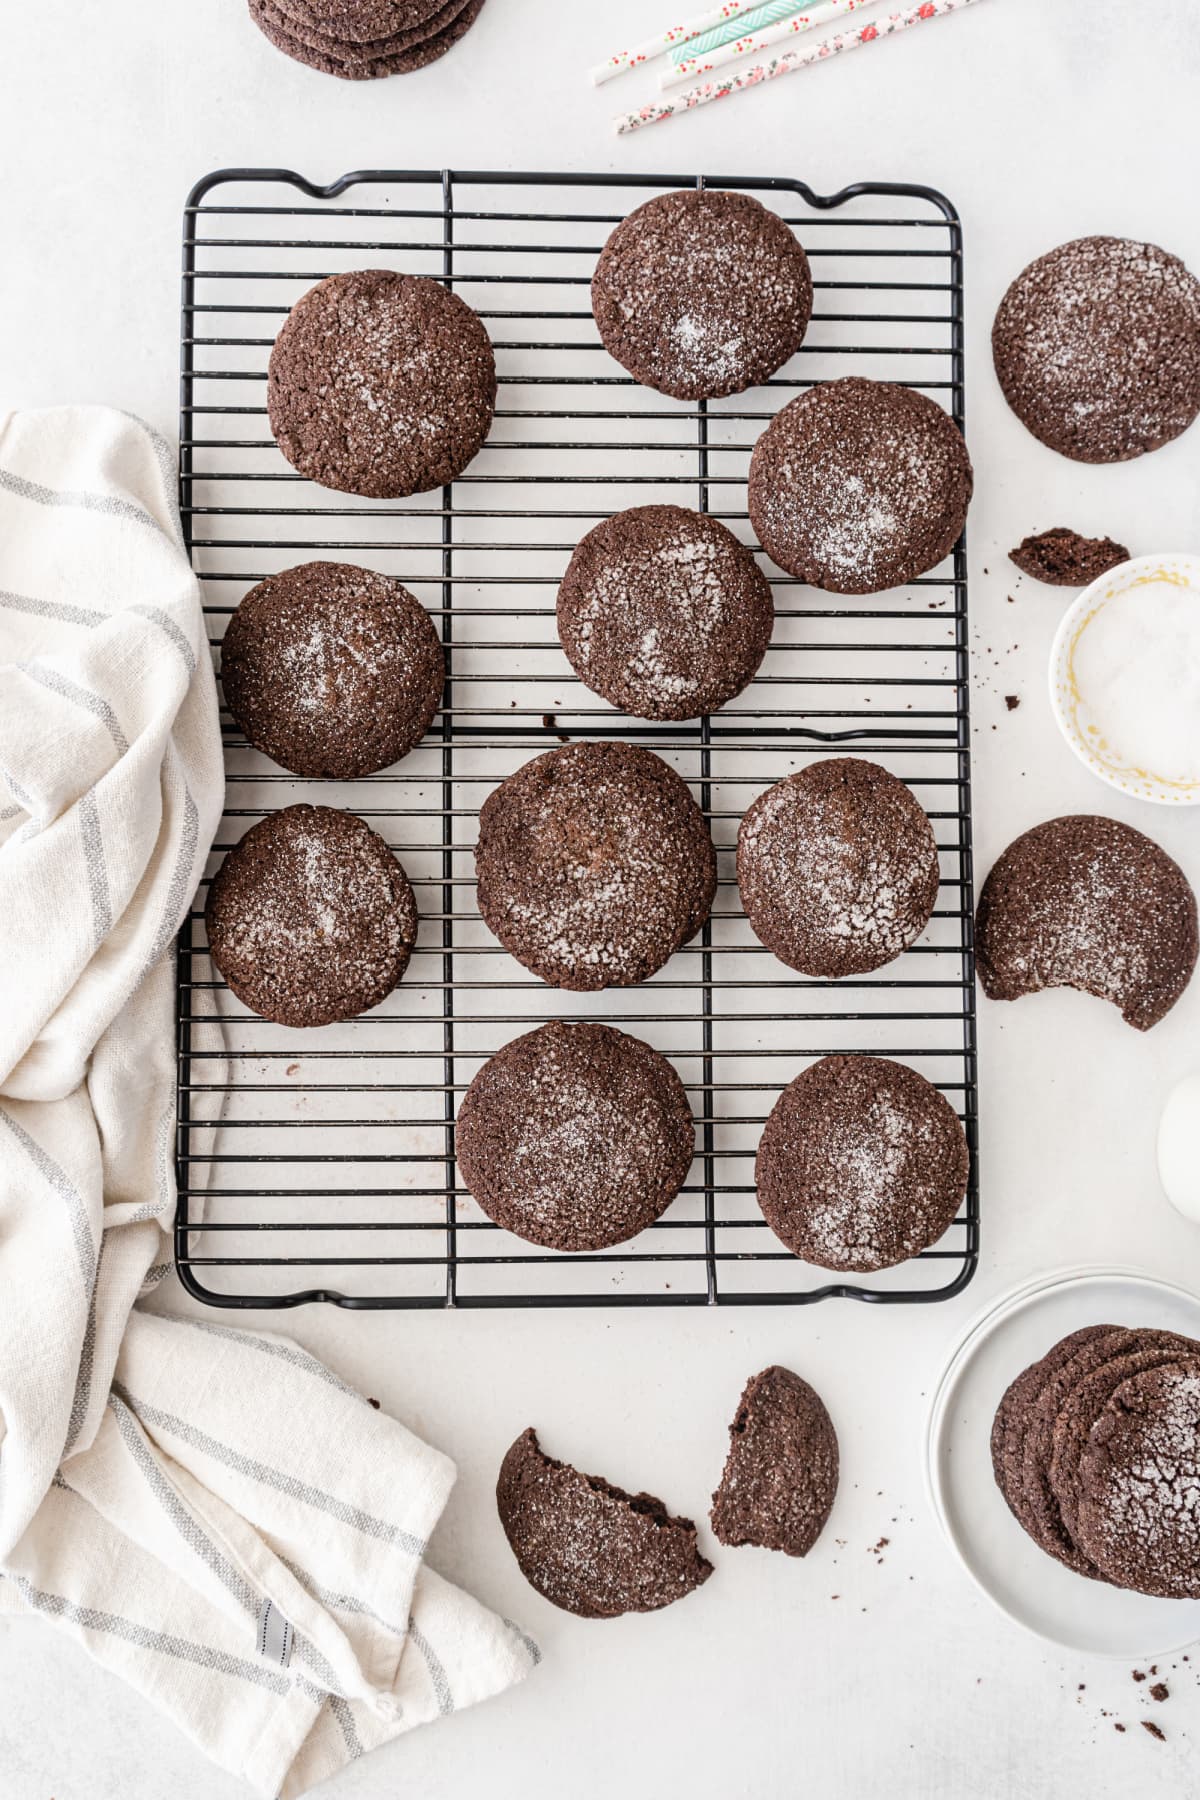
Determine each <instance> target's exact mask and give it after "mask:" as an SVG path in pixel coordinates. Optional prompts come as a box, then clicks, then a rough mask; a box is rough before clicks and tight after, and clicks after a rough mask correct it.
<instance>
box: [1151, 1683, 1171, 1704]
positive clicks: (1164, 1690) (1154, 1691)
mask: <svg viewBox="0 0 1200 1800" xmlns="http://www.w3.org/2000/svg"><path fill="white" fill-rule="evenodd" d="M1150 1698H1151V1699H1152V1700H1159V1701H1162V1700H1169V1699H1170V1698H1171V1690H1170V1688H1169V1687H1168V1686H1167V1684H1166V1682H1165V1681H1156V1682H1155V1683H1154V1686H1153V1687H1152V1688H1151V1689H1150Z"/></svg>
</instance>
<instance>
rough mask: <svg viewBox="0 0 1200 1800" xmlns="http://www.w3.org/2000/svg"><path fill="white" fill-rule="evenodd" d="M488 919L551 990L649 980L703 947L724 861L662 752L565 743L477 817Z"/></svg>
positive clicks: (519, 775) (504, 787) (506, 786)
mask: <svg viewBox="0 0 1200 1800" xmlns="http://www.w3.org/2000/svg"><path fill="white" fill-rule="evenodd" d="M475 870H476V874H477V876H478V879H479V889H478V898H479V910H480V913H481V914H482V915H483V920H484V923H485V924H486V925H487V926H488V928H489V930H491V931H492V932H494V933H495V935H496V937H498V938H499V940H500V942H501V943H502V944H503V945H504V948H505V949H506V950H507V951H508V953H509V955H510V956H515V957H516V959H517V961H518V962H519V963H522V964H523V965H524V967H525V968H527V969H531V970H532V971H533V973H534V974H535V975H537V976H539V977H540V978H541V980H543V981H545V982H548V983H549V984H550V986H551V987H561V988H572V989H575V990H577V991H579V992H591V991H595V990H596V989H599V988H606V987H631V986H633V985H634V984H635V983H637V982H639V981H648V980H649V978H650V976H651V975H653V974H654V973H655V972H656V971H657V970H659V969H661V968H662V966H663V964H664V963H665V962H666V961H667V959H668V958H669V957H671V956H673V955H674V954H675V952H676V950H678V948H679V946H680V945H681V944H685V943H687V941H688V939H689V938H692V937H695V935H696V933H697V932H698V931H699V930H700V928H701V926H702V925H703V924H704V921H705V920H706V919H707V917H708V914H709V910H710V908H711V906H712V902H713V895H714V894H715V893H716V886H717V858H716V852H715V850H714V849H713V842H712V838H711V837H710V835H709V830H708V826H707V825H706V823H705V821H704V815H703V813H702V812H701V811H700V808H699V807H698V806H697V805H696V802H695V801H694V800H693V798H692V795H691V791H690V789H689V788H688V786H687V783H686V782H685V781H683V780H682V779H681V777H680V776H678V775H677V774H676V773H675V771H674V769H671V768H669V767H668V766H667V764H666V763H665V762H663V761H662V759H661V758H660V757H657V756H655V755H654V753H653V751H650V750H643V749H641V748H639V747H638V746H636V745H632V744H620V743H604V744H568V745H566V746H565V747H564V748H563V749H561V750H550V751H548V752H547V753H546V754H545V755H544V756H536V757H534V759H533V761H532V762H527V763H526V764H525V766H524V767H523V768H521V769H518V770H517V772H516V774H515V775H510V776H509V778H508V780H507V781H504V782H502V783H501V785H500V786H499V787H498V788H496V789H495V791H494V792H493V793H491V794H489V796H488V798H487V800H486V801H485V802H484V805H483V809H482V811H481V812H480V815H479V843H478V846H477V848H476V851H475Z"/></svg>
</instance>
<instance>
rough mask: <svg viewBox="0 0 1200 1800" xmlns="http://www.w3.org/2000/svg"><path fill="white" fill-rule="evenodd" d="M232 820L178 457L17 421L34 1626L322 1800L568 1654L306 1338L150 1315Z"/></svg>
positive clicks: (8, 860)
mask: <svg viewBox="0 0 1200 1800" xmlns="http://www.w3.org/2000/svg"><path fill="white" fill-rule="evenodd" d="M223 791H224V776H223V770H222V760H221V743H220V731H219V726H218V717H217V702H216V694H215V686H214V682H213V677H212V669H211V663H210V660H209V656H208V648H207V643H206V640H205V632H204V622H203V617H202V614H201V610H200V601H199V594H198V589H197V584H196V581H195V578H194V576H193V575H192V572H191V570H190V568H189V566H188V561H187V557H186V555H185V553H184V549H183V544H182V538H181V535H180V532H179V523H178V518H177V514H176V508H175V473H174V460H173V457H172V455H171V452H170V449H169V447H168V446H167V445H166V443H165V442H164V441H163V440H162V439H160V438H158V437H157V436H156V435H155V434H154V433H153V432H151V431H150V430H149V429H148V428H147V427H146V426H144V425H142V424H141V423H140V422H138V421H137V420H134V419H131V418H128V417H127V416H125V415H124V414H121V413H115V412H110V411H108V410H105V409H102V408H93V407H78V408H76V407H69V408H59V409H55V410H52V411H47V412H39V413H13V414H7V415H5V414H2V413H0V1612H18V1613H27V1614H33V1615H38V1614H40V1615H41V1616H43V1617H44V1618H47V1619H50V1620H51V1621H53V1622H54V1623H55V1624H56V1625H58V1626H59V1627H60V1628H61V1629H63V1630H65V1631H67V1632H69V1633H70V1635H71V1636H72V1637H74V1638H75V1639H77V1640H78V1641H79V1642H80V1643H82V1644H83V1645H84V1646H85V1647H86V1648H87V1650H88V1651H89V1652H90V1653H91V1654H92V1655H93V1656H94V1657H95V1658H96V1659H97V1660H98V1661H99V1662H101V1663H103V1664H104V1665H106V1666H107V1667H109V1668H111V1669H113V1670H115V1671H116V1672H117V1673H119V1674H120V1675H122V1676H123V1677H124V1678H125V1679H126V1680H128V1681H130V1682H131V1683H132V1684H133V1685H134V1686H135V1687H136V1688H138V1689H139V1690H140V1691H141V1692H142V1693H143V1694H145V1695H146V1697H147V1698H148V1699H150V1700H152V1701H153V1702H154V1703H155V1704H156V1705H158V1706H160V1707H161V1708H162V1709H163V1710H164V1711H165V1712H167V1713H168V1714H169V1715H170V1716H171V1717H172V1718H173V1719H174V1720H175V1722H176V1723H177V1724H178V1725H179V1726H180V1727H181V1728H182V1729H183V1730H184V1731H185V1732H187V1733H188V1734H189V1735H190V1736H191V1737H192V1738H193V1740H194V1741H195V1742H196V1743H197V1744H198V1745H199V1746H200V1747H201V1748H202V1749H203V1750H205V1751H206V1752H207V1753H208V1755H209V1756H211V1757H212V1758H213V1760H214V1761H216V1762H218V1763H219V1764H221V1765H222V1766H223V1767H225V1768H228V1769H230V1770H233V1771H236V1772H238V1773H241V1774H243V1775H244V1776H245V1778H246V1780H247V1781H248V1782H249V1783H250V1784H251V1785H252V1786H253V1787H254V1788H256V1789H257V1790H258V1791H259V1792H260V1793H263V1794H267V1795H276V1794H278V1795H281V1796H282V1797H284V1800H289V1797H290V1796H292V1795H298V1794H300V1793H303V1792H304V1791H305V1790H306V1789H307V1788H308V1787H310V1786H312V1785H313V1783H314V1782H316V1781H319V1780H322V1779H324V1778H325V1777H326V1776H328V1775H330V1774H332V1773H334V1772H335V1771H336V1770H337V1769H338V1768H340V1767H342V1766H343V1765H344V1764H345V1763H346V1762H347V1761H349V1760H351V1759H353V1758H354V1757H356V1756H359V1755H361V1754H362V1753H363V1752H364V1751H365V1750H368V1749H371V1748H372V1747H374V1746H376V1745H378V1744H381V1743H384V1742H386V1741H387V1740H388V1739H391V1738H394V1737H396V1736H397V1735H398V1734H399V1733H401V1732H403V1731H406V1730H408V1729H409V1728H411V1727H412V1726H414V1725H418V1724H421V1723H423V1722H424V1721H426V1720H429V1719H433V1718H436V1717H438V1716H439V1715H440V1714H444V1713H447V1712H450V1711H453V1710H455V1709H457V1708H460V1707H463V1706H466V1705H469V1704H471V1703H472V1702H474V1701H476V1700H481V1699H484V1698H486V1697H488V1696H489V1695H492V1694H496V1693H499V1692H500V1691H502V1690H503V1689H504V1688H506V1687H509V1686H510V1685H512V1684H513V1683H514V1682H516V1681H518V1680H520V1679H521V1678H522V1677H523V1676H524V1675H525V1674H526V1673H527V1672H528V1670H529V1668H530V1667H531V1666H532V1663H533V1662H534V1661H535V1660H536V1657H537V1651H536V1648H535V1647H534V1645H533V1644H532V1643H531V1642H530V1640H529V1639H527V1638H526V1637H524V1635H523V1634H522V1633H520V1632H519V1631H518V1630H517V1628H516V1627H515V1626H512V1625H509V1624H507V1623H505V1622H504V1621H502V1620H500V1619H498V1618H497V1617H495V1615H493V1614H492V1613H490V1612H488V1611H487V1610H486V1609H485V1608H484V1607H482V1606H480V1605H479V1604H478V1603H477V1602H475V1601H474V1600H472V1599H471V1598H470V1596H468V1595H467V1594H464V1593H462V1592H461V1591H460V1590H459V1589H457V1588H455V1587H452V1586H451V1585H450V1584H449V1583H448V1582H445V1581H442V1580H441V1579H439V1577H438V1576H436V1575H435V1574H433V1573H432V1571H431V1570H429V1569H428V1568H426V1567H425V1564H424V1554H425V1546H426V1541H427V1539H428V1536H429V1533H430V1531H431V1530H432V1528H433V1526H434V1524H435V1523H436V1521H437V1518H438V1516H439V1514H440V1513H441V1511H442V1508H443V1507H444V1505H445V1503H446V1499H447V1496H448V1494H449V1491H450V1487H451V1485H452V1483H453V1480H454V1469H453V1465H452V1464H451V1463H450V1462H449V1461H448V1460H447V1459H446V1458H445V1457H444V1456H442V1455H440V1454H439V1453H438V1452H437V1451H435V1450H432V1449H430V1448H429V1447H428V1446H427V1445H425V1444H423V1443H421V1442H420V1441H419V1440H418V1439H417V1438H415V1437H413V1436H412V1435H411V1434H410V1433H409V1432H408V1431H406V1430H405V1429H404V1428H403V1427H402V1426H401V1425H399V1424H397V1423H396V1422H395V1421H394V1420H392V1419H389V1418H387V1417H386V1416H384V1415H383V1414H381V1413H378V1412H376V1411H374V1410H373V1409H372V1408H371V1407H370V1406H369V1405H368V1404H367V1402H366V1401H364V1400H363V1399H361V1398H360V1397H359V1396H358V1395H357V1394H355V1393H354V1392H353V1391H352V1390H351V1389H349V1388H348V1387H346V1386H345V1385H344V1384H343V1383H342V1382H341V1381H340V1380H339V1379H338V1378H337V1376H336V1375H334V1374H333V1373H332V1372H331V1371H330V1370H329V1369H327V1368H326V1367H324V1365H322V1364H321V1363H319V1362H317V1361H316V1360H315V1359H314V1358H312V1357H310V1356H309V1355H308V1354H307V1353H306V1352H305V1351H304V1350H302V1349H301V1348H300V1347H299V1346H298V1345H296V1344H294V1343H292V1342H291V1341H290V1340H288V1339H286V1338H283V1337H278V1336H272V1335H267V1334H255V1333H252V1332H247V1331H242V1330H240V1329H238V1328H236V1327H234V1326H232V1325H230V1324H228V1323H226V1322H224V1319H223V1317H221V1316H215V1317H214V1318H213V1319H212V1320H200V1321H195V1320H184V1319H170V1318H165V1317H162V1316H158V1315H154V1314H150V1313H146V1312H143V1311H141V1310H139V1309H138V1308H137V1305H136V1303H137V1301H138V1299H139V1297H141V1296H143V1295H145V1294H147V1293H148V1292H149V1291H150V1290H152V1289H153V1287H154V1286H155V1285H156V1284H157V1282H158V1281H160V1280H161V1278H162V1276H163V1275H164V1274H165V1273H166V1272H167V1269H168V1266H169V1263H168V1260H167V1257H168V1249H167V1243H168V1240H167V1238H166V1235H165V1233H166V1231H167V1230H168V1228H169V1225H170V1221H171V1213H172V1208H173V1205H174V1176H173V1163H172V1151H173V1135H174V1116H175V1115H174V1079H175V1075H174V1051H173V1034H172V1013H173V974H172V958H171V956H170V954H169V952H170V949H171V946H172V944H173V941H174V938H175V934H176V931H177V930H178V927H179V924H180V921H181V919H182V917H183V915H184V913H185V911H186V909H187V907H188V906H189V904H190V903H191V900H192V896H193V894H194V892H195V889H196V885H197V882H198V881H199V879H200V876H201V873H202V871H203V868H204V862H205V857H206V854H207V851H208V847H209V844H210V843H211V840H212V837H213V833H214V831H215V829H216V826H217V822H218V820H219V818H220V814H221V806H222V796H223Z"/></svg>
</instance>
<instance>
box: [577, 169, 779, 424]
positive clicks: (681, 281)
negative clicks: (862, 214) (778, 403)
mask: <svg viewBox="0 0 1200 1800" xmlns="http://www.w3.org/2000/svg"><path fill="white" fill-rule="evenodd" d="M592 311H593V313H594V314H595V316H596V324H597V325H598V326H599V328H600V336H601V337H602V338H603V340H604V345H605V348H606V349H607V350H608V352H609V354H610V356H613V357H615V358H616V360H617V362H619V363H620V365H621V367H622V368H623V369H627V370H628V371H629V373H630V374H631V375H632V376H633V378H634V380H635V381H640V382H641V383H642V384H643V386H645V387H651V388H657V389H658V391H659V393H661V394H669V395H670V396H671V397H672V398H673V399H675V400H714V399H717V398H718V397H719V396H721V395H724V394H738V393H741V392H742V390H743V389H744V388H749V387H754V386H756V385H757V384H758V383H759V382H761V381H766V380H768V379H769V377H770V376H772V375H774V374H775V372H776V371H777V370H778V369H781V368H782V367H783V365H784V363H785V362H787V360H788V358H789V357H791V356H792V355H794V354H795V352H796V351H797V350H798V349H799V348H800V345H801V343H802V342H803V339H804V334H805V332H806V331H807V329H808V321H809V317H810V314H811V312H812V277H811V276H810V274H809V269H808V258H807V257H806V256H805V254H804V252H803V250H802V249H801V248H800V245H799V244H798V242H797V241H796V238H795V237H794V235H793V234H792V232H791V230H790V228H789V227H788V226H787V225H785V224H784V222H783V220H782V219H781V218H779V217H778V215H777V214H775V213H773V212H768V210H767V208H766V207H765V206H762V205H760V204H759V202H758V201H757V200H754V199H752V198H751V197H750V195H749V194H733V193H728V192H726V191H725V190H723V189H720V188H703V189H700V190H698V191H697V190H691V189H685V190H684V191H683V192H681V193H676V194H659V195H657V196H656V197H655V198H654V199H653V200H648V201H647V202H646V204H645V205H644V206H639V207H638V208H637V211H636V212H632V213H630V215H629V217H628V218H627V219H625V220H623V221H622V223H621V224H620V225H618V226H617V228H616V230H615V231H614V232H613V234H612V236H611V237H610V238H609V240H608V242H607V244H606V245H605V246H604V249H603V251H602V252H601V255H600V260H599V262H598V263H597V264H596V273H595V276H594V278H593V280H592Z"/></svg>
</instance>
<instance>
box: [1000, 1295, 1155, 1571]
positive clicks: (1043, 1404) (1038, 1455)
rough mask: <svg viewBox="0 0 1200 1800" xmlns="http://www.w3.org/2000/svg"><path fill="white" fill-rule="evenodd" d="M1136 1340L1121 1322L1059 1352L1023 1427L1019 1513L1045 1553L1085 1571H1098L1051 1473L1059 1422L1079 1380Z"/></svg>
mask: <svg viewBox="0 0 1200 1800" xmlns="http://www.w3.org/2000/svg"><path fill="white" fill-rule="evenodd" d="M1134 1341H1135V1338H1134V1334H1133V1333H1132V1332H1130V1331H1126V1330H1124V1329H1123V1328H1122V1327H1119V1326H1118V1327H1114V1328H1113V1330H1111V1331H1107V1332H1102V1333H1100V1334H1099V1335H1098V1336H1095V1337H1092V1338H1090V1339H1088V1341H1087V1342H1085V1343H1083V1344H1080V1345H1078V1346H1077V1348H1076V1349H1075V1350H1074V1352H1073V1353H1072V1354H1071V1355H1069V1356H1060V1357H1058V1358H1056V1360H1055V1365H1054V1368H1053V1372H1052V1374H1051V1376H1050V1378H1049V1379H1048V1380H1047V1381H1046V1383H1045V1385H1044V1386H1043V1388H1042V1390H1041V1392H1040V1393H1039V1395H1038V1397H1037V1400H1036V1402H1035V1403H1034V1405H1033V1407H1032V1408H1031V1411H1030V1418H1029V1422H1028V1424H1027V1426H1026V1430H1025V1435H1024V1441H1023V1448H1022V1458H1021V1501H1020V1505H1019V1507H1018V1509H1017V1517H1018V1518H1019V1519H1020V1521H1021V1523H1022V1525H1024V1527H1025V1529H1026V1531H1027V1532H1028V1533H1029V1535H1030V1537H1031V1538H1033V1540H1034V1542H1035V1543H1036V1544H1039V1545H1040V1546H1041V1548H1042V1549H1043V1550H1045V1551H1046V1553H1047V1555H1049V1556H1052V1557H1054V1558H1055V1560H1056V1561H1057V1562H1061V1563H1065V1564H1066V1566H1067V1567H1068V1568H1071V1569H1074V1570H1076V1572H1077V1573H1078V1574H1081V1575H1094V1574H1095V1573H1096V1571H1095V1567H1094V1565H1093V1564H1092V1563H1091V1562H1090V1561H1089V1559H1088V1558H1087V1557H1086V1556H1083V1555H1082V1554H1081V1553H1080V1551H1079V1549H1078V1546H1077V1545H1076V1543H1075V1540H1074V1538H1073V1536H1072V1535H1071V1533H1070V1531H1069V1530H1068V1529H1067V1527H1066V1525H1065V1524H1064V1522H1063V1517H1062V1510H1061V1508H1060V1506H1059V1503H1058V1496H1057V1494H1056V1493H1055V1491H1054V1487H1053V1484H1052V1482H1051V1479H1050V1468H1051V1462H1052V1458H1053V1450H1054V1427H1055V1422H1056V1420H1057V1419H1058V1417H1059V1414H1060V1412H1061V1410H1062V1409H1063V1408H1064V1407H1065V1406H1067V1405H1069V1403H1070V1402H1071V1399H1072V1397H1073V1395H1074V1393H1075V1391H1076V1389H1077V1387H1078V1385H1079V1383H1080V1382H1081V1381H1084V1380H1086V1378H1087V1376H1088V1375H1089V1373H1090V1372H1091V1371H1093V1370H1095V1369H1097V1368H1100V1367H1102V1366H1103V1365H1104V1364H1106V1363H1107V1362H1109V1361H1111V1359H1112V1358H1113V1357H1114V1356H1118V1355H1120V1354H1121V1353H1122V1352H1123V1351H1125V1350H1126V1349H1128V1347H1129V1346H1130V1345H1131V1344H1132V1343H1133V1342H1134Z"/></svg>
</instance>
